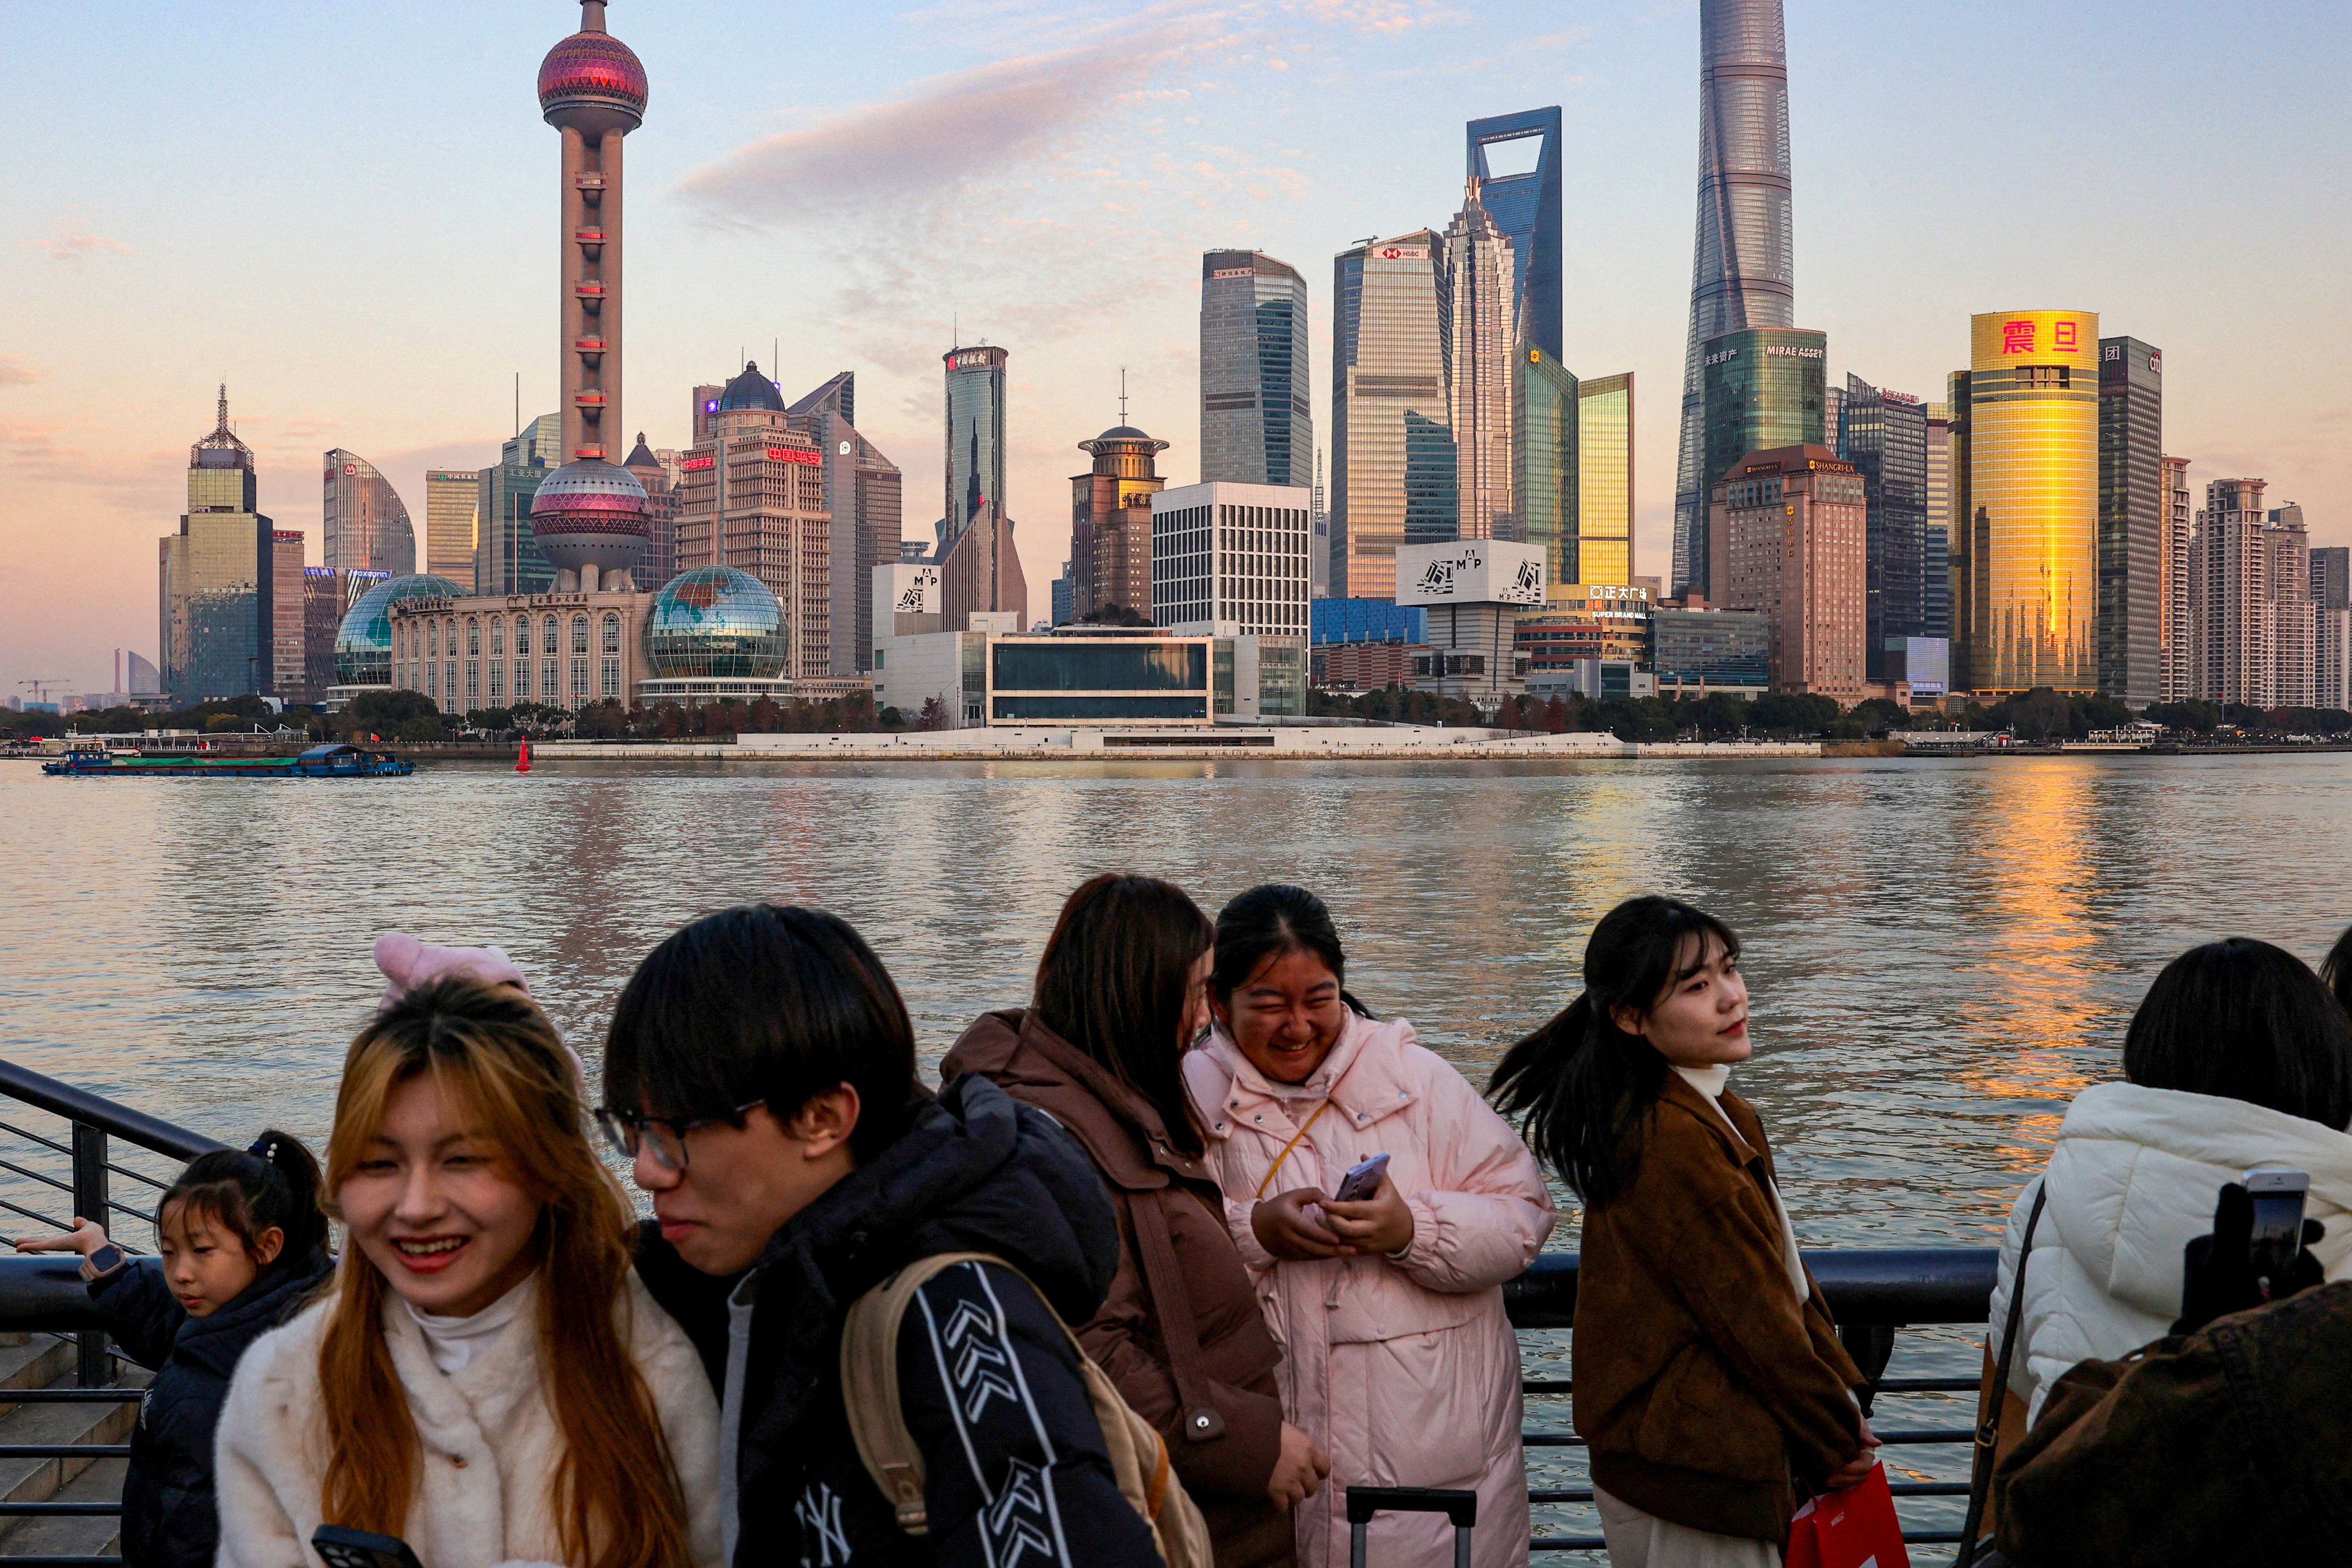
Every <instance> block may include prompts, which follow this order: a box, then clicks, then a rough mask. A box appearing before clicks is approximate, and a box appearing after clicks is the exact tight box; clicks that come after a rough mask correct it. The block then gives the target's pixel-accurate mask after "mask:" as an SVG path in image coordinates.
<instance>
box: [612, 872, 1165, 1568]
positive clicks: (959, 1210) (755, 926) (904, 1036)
mask: <svg viewBox="0 0 2352 1568" xmlns="http://www.w3.org/2000/svg"><path fill="white" fill-rule="evenodd" d="M604 1089H605V1099H606V1105H605V1108H604V1110H600V1111H599V1113H598V1115H599V1119H600V1121H603V1122H604V1125H605V1128H606V1130H607V1131H608V1132H609V1133H610V1134H612V1135H613V1136H614V1139H615V1141H616V1142H619V1143H620V1144H621V1145H622V1146H623V1147H624V1149H625V1151H626V1152H628V1153H629V1154H630V1156H631V1157H632V1158H633V1160H634V1161H635V1175H636V1180H637V1183H638V1184H639V1185H640V1186H642V1187H643V1188H645V1189H646V1191H648V1192H650V1193H651V1194H653V1197H654V1214H655V1220H654V1222H653V1224H652V1225H650V1226H647V1227H646V1234H645V1237H644V1238H643V1240H642V1242H641V1245H640V1247H639V1252H638V1260H637V1268H638V1273H639V1275H640V1277H641V1278H642V1279H644V1280H645V1282H646V1287H647V1288H648V1289H650V1290H651V1291H652V1292H653V1294H654V1297H655V1299H656V1300H658V1301H660V1302H661V1303H662V1305H663V1306H664V1307H666V1308H667V1310H669V1311H670V1313H671V1314H672V1315H673V1316H674V1317H676V1318H677V1321H678V1322H679V1324H680V1325H681V1326H683V1327H684V1328H685V1330H686V1331H687V1332H688V1334H689V1335H690V1336H691V1337H692V1338H693V1339H694V1341H695V1342H696V1344H697V1345H698V1347H699V1349H700V1350H701V1352H702V1355H703V1361H704V1365H705V1366H706V1367H707V1368H708V1369H709V1372H710V1374H711V1379H712V1383H713V1385H714V1387H716V1388H717V1390H718V1391H719V1398H720V1410H721V1414H720V1458H721V1464H722V1480H721V1485H722V1497H721V1504H722V1507H723V1509H724V1511H725V1521H726V1537H727V1542H728V1552H729V1560H730V1562H731V1563H736V1564H739V1565H740V1568H751V1565H754V1564H758V1565H760V1568H766V1565H768V1564H772V1563H807V1564H811V1565H812V1568H846V1565H851V1564H855V1565H856V1568H866V1565H868V1564H874V1565H877V1568H880V1565H899V1564H906V1565H915V1564H926V1565H927V1564H932V1563H938V1564H943V1565H946V1564H952V1565H955V1568H966V1565H969V1568H1016V1565H1024V1564H1035V1565H1037V1568H1049V1565H1055V1564H1058V1565H1062V1568H1147V1565H1152V1564H1157V1563H1159V1561H1160V1558H1159V1553H1158V1551H1157V1549H1156V1548H1155V1547H1154V1545H1153V1543H1152V1540H1151V1535H1150V1530H1149V1528H1148V1527H1147V1526H1146V1525H1145V1524H1144V1522H1143V1521H1142V1519H1141V1518H1140V1517H1139V1515H1138V1514H1137V1512H1136V1511H1135V1510H1134V1509H1133V1508H1132V1507H1130V1506H1129V1504H1128V1502H1127V1500H1126V1499H1125V1498H1124V1497H1122V1496H1121V1495H1120V1493H1119V1491H1118V1486H1117V1483H1116V1481H1115V1480H1114V1479H1113V1477H1112V1474H1111V1470H1110V1465H1109V1460H1108V1455H1107V1452H1106V1449H1105V1447H1104V1443H1103V1436H1102V1430H1101V1427H1100V1425H1099V1424H1098V1423H1097V1419H1096V1417H1095V1413H1094V1408H1093V1405H1092V1403H1091V1401H1090V1400H1089V1398H1088V1395H1087V1389H1086V1384H1085V1382H1084V1380H1083V1376H1082V1373H1081V1371H1080V1364H1079V1361H1078V1357H1077V1352H1076V1350H1075V1349H1074V1348H1073V1347H1072V1345H1071V1343H1070V1342H1069V1339H1068V1336H1067V1335H1066V1333H1065V1332H1064V1331H1063V1330H1062V1328H1061V1327H1060V1326H1059V1325H1058V1324H1057V1323H1055V1321H1054V1317H1053V1315H1052V1312H1049V1311H1048V1310H1047V1304H1048V1303H1049V1302H1050V1303H1051V1307H1052V1310H1053V1311H1055V1312H1059V1313H1060V1314H1061V1316H1062V1318H1063V1319H1064V1320H1065V1321H1074V1322H1083V1321H1086V1320H1087V1318H1089V1317H1091V1316H1092V1315H1093V1314H1094V1312H1095V1310H1096V1309H1097V1307H1098V1306H1099V1305H1100V1304H1101V1302H1102V1300H1103V1296H1104V1293H1105V1292H1106V1291H1107V1290H1108V1288H1109V1284H1110V1280H1111V1276H1112V1274H1113V1272H1114V1270H1115V1269H1116V1268H1117V1267H1118V1232H1117V1229H1116V1227H1115V1224H1114V1221H1113V1218H1112V1214H1111V1207H1110V1201H1109V1198H1108V1195H1107V1194H1105V1193H1104V1191H1103V1188H1102V1183H1101V1181H1100V1179H1099V1178H1098V1177H1097V1175H1096V1173H1095V1171H1094V1167H1093V1165H1092V1164H1091V1163H1090V1162H1088V1160H1087V1157H1086V1155H1085V1154H1084V1153H1083V1152H1081V1151H1079V1150H1078V1149H1077V1148H1076V1146H1075V1145H1074V1144H1072V1142H1070V1141H1069V1139H1068V1138H1067V1136H1066V1135H1065V1134H1064V1133H1063V1132H1062V1131H1061V1130H1060V1129H1059V1128H1057V1127H1055V1125H1054V1123H1053V1121H1052V1120H1051V1119H1050V1118H1047V1117H1045V1116H1044V1115H1041V1114H1040V1113H1038V1112H1037V1111H1035V1110H1031V1109H1029V1108H1028V1107H1025V1106H1022V1105H1019V1104H1017V1103H1016V1102H1014V1101H1013V1100H1011V1099H1009V1098H1008V1097H1006V1096H1005V1094H1004V1093H1003V1091H1002V1090H1000V1089H997V1088H996V1087H995V1086H994V1085H992V1084H990V1083H987V1082H986V1081H984V1080H977V1079H975V1080H971V1081H967V1082H962V1083H959V1084H957V1085H956V1086H954V1087H953V1088H952V1089H950V1090H948V1091H947V1092H946V1093H944V1094H942V1095H940V1097H938V1098H937V1099H932V1098H931V1097H929V1095H927V1094H925V1093H924V1091H923V1090H922V1089H921V1088H920V1086H919V1080H918V1079H917V1077H916V1068H915V1054H914V1036H913V1030H912V1027H911V1026H910V1025H909V1024H908V1020H907V1016H906V1010H905V1007H904V1005H903V1004H902V1003H900V1001H899V999H898V992H897V989H896V987H895V986H893V985H892V984H891V982H890V979H889V976H888V974H887V973H886V972H885V971H884V970H883V968H882V965H881V963H880V961H879V960H877V959H876V958H875V956H874V954H873V953H872V952H871V951H870V950H868V949H867V948H866V944H865V942H863V941H862V940H860V939H859V938H858V936H857V934H856V932H855V931H852V930H850V928H849V927H848V926H847V925H845V923H843V922H842V921H839V920H837V919H835V917H833V916H831V915H827V914H824V913H822V912H820V911H816V910H803V909H797V908H786V907H780V906H775V905H760V906H753V907H750V908H745V909H738V910H728V911H725V912H724V913H721V914H718V915H713V916H710V917H709V918H708V919H705V920H703V921H698V922H696V923H695V924H694V925H691V926H688V927H687V928H686V929H685V930H683V931H679V932H677V934H676V935H674V936H672V937H671V938H670V939H669V941H668V942H665V943H663V944H662V946H661V947H660V948H658V949H656V951H655V952H654V953H653V954H652V955H651V956H650V957H648V958H647V959H646V962H645V963H644V964H642V965H641V966H640V967H639V968H638V971H637V973H636V974H635V977H634V978H632V979H631V981H630V983H629V985H628V987H627V989H626V990H625V992H624V993H623V995H622V998H621V1002H620V1005H619V1006H618V1008H617V1009H616V1010H615V1014H614V1021H613V1032H612V1037H611V1040H610V1042H609V1044H608V1046H607V1048H606V1053H605V1067H604ZM944 1252H985V1253H991V1254H993V1255H995V1256H997V1257H1000V1258H1004V1259H1005V1260H1006V1261H1007V1262H1008V1263H1009V1264H1011V1265H1012V1266H1013V1267H1012V1268H999V1267H996V1266H994V1265H970V1264H966V1265H959V1266H955V1267H952V1268H948V1269H946V1270H944V1271H943V1272H941V1273H940V1274H939V1275H938V1276H937V1277H935V1278H934V1279H931V1280H929V1282H928V1283H926V1284H925V1285H924V1286H923V1288H922V1289H921V1290H920V1291H919V1293H918V1294H917V1295H916V1297H915V1299H914V1300H913V1301H912V1302H911V1303H910V1304H909V1306H908V1311H907V1314H906V1316H905V1318H904V1319H903V1320H902V1321H901V1324H900V1331H899V1337H898V1380H899V1405H900V1409H901V1412H902V1414H903V1415H904V1416H905V1419H906V1423H907V1426H908V1431H909V1433H910V1434H911V1435H912V1436H913V1437H914V1439H915V1441H916V1444H917V1446H918V1447H919V1448H920V1450H921V1452H922V1455H923V1460H924V1472H925V1485H924V1499H925V1504H926V1525H925V1532H924V1533H923V1534H921V1535H915V1534H910V1533H909V1532H908V1531H906V1530H905V1529H903V1528H901V1526H900V1525H899V1523H898V1520H897V1518H896V1516H895V1515H894V1513H893V1510H892V1509H891V1506H890V1504H889V1502H888V1501H887V1500H886V1499H885V1497H884V1496H883V1494H882V1492H881V1490H880V1489H878V1488H877V1486H876V1485H875V1484H874V1482H873V1480H872V1479H871V1478H870V1477H869V1475H868V1474H867V1472H866V1468H865V1465H864V1463H863V1461H862V1460H861V1459H860V1458H859V1456H858V1452H857V1447H856V1443H855V1442H854V1441H853V1439H852V1436H851V1431H850V1427H849V1423H848V1417H847V1415H846V1413H845V1407H844V1403H843V1399H844V1390H843V1388H842V1385H841V1364H840V1359H841V1335H842V1322H843V1319H844V1317H845V1314H846V1313H847V1311H848V1310H849V1308H850V1307H851V1306H852V1304H854V1303H855V1302H856V1300H857V1299H858V1298H859V1297H860V1296H862V1295H863V1294H865V1293H866V1291H867V1290H869V1289H872V1288H874V1287H875V1286H876V1285H878V1284H880V1283H881V1282H882V1281H884V1280H885V1279H888V1278H889V1277H890V1276H891V1275H892V1274H894V1273H895V1272H897V1271H898V1269H899V1268H902V1267H904V1266H905V1265H907V1264H908V1263H911V1262H913V1261H915V1260H917V1259H919V1258H927V1257H931V1256H935V1255H937V1254H940V1253H944ZM1016 1269H1017V1270H1018V1272H1016V1271H1015V1270H1016ZM1033 1283H1034V1289H1033V1288H1032V1286H1033ZM1041 1292H1042V1295H1043V1299H1042V1300H1041V1299H1040V1293H1041Z"/></svg>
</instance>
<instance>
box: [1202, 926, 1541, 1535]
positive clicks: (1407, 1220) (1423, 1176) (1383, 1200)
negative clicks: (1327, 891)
mask: <svg viewBox="0 0 2352 1568" xmlns="http://www.w3.org/2000/svg"><path fill="white" fill-rule="evenodd" d="M1346 969H1347V960H1346V956H1345V954H1344V953H1343V952H1341V950H1340V945H1339V933H1338V932H1337V931H1335V930H1334V929H1333V926H1332V923H1331V915H1330V911H1329V910H1327V909H1325V908H1324V906H1323V901H1322V900H1320V899H1318V898H1317V897H1316V896H1315V895H1314V894H1312V893H1310V892H1307V890H1305V889H1301V888H1290V887H1281V886H1275V885H1268V886H1265V887H1260V888H1253V889H1250V890H1249V891H1248V892H1246V893H1244V894H1242V895H1241V896H1240V897H1239V898H1237V899H1235V900H1233V902H1231V903H1229V904H1227V905H1226V906H1225V908H1224V910H1223V912H1222V913H1220V914H1219V915H1218V917H1217V928H1216V952H1215V958H1214V961H1213V968H1212V970H1211V972H1210V975H1209V984H1208V1003H1209V1008H1210V1011H1211V1013H1212V1014H1213V1016H1214V1019H1215V1023H1214V1026H1213V1027H1212V1029H1211V1031H1210V1035H1209V1039H1208V1041H1207V1043H1206V1045H1205V1046H1204V1047H1202V1048H1200V1049H1198V1050H1195V1051H1193V1052H1192V1054H1191V1055H1190V1056H1188V1057H1187V1058H1185V1063H1184V1076H1185V1080H1186V1083H1187V1085H1188V1087H1189V1088H1190V1089H1191V1091H1192V1104H1193V1108H1194V1115H1195V1116H1196V1118H1197V1119H1198V1121H1199V1122H1200V1124H1201V1130H1202V1134H1203V1135H1204V1137H1205V1139H1206V1142H1207V1145H1208V1163H1209V1165H1210V1167H1211V1168H1212V1169H1213V1170H1214V1171H1215V1173H1216V1175H1217V1181H1218V1184H1219V1185H1220V1186H1221V1187H1222V1188H1223V1191H1224V1197H1225V1215H1226V1223H1227V1225H1228V1226H1230V1228H1231V1229H1232V1232H1233V1235H1234V1241H1235V1242H1236V1244H1237V1245H1239V1247H1241V1251H1242V1258H1243V1260H1244V1262H1245V1263H1247V1264H1248V1266H1249V1269H1250V1274H1251V1277H1252V1278H1253V1279H1254V1280H1255V1283H1256V1286H1257V1290H1258V1297H1259V1301H1260V1303H1261V1305H1262V1306H1263V1307H1264V1309H1265V1315H1266V1321H1267V1323H1268V1325H1269V1326H1270V1327H1271V1328H1272V1329H1273V1330H1274V1333H1275V1337H1276V1339H1278V1340H1280V1341H1281V1342H1282V1345H1283V1350H1284V1356H1283V1363H1282V1368H1281V1373H1280V1377H1281V1384H1282V1402H1283V1408H1284V1409H1285V1410H1286V1412H1287V1413H1288V1415H1289V1417H1290V1419H1291V1420H1292V1421H1294V1422H1296V1423H1297V1425H1298V1426H1301V1427H1303V1428H1304V1429H1305V1430H1306V1432H1307V1436H1310V1437H1312V1438H1313V1439H1314V1440H1315V1442H1316V1443H1317V1444H1318V1446H1319V1447H1321V1448H1322V1449H1323V1450H1324V1452H1326V1453H1328V1455H1329V1456H1330V1458H1331V1484H1330V1485H1328V1486H1327V1487H1326V1488H1324V1489H1323V1490H1322V1492H1321V1493H1320V1494H1319V1495H1318V1496H1317V1497H1316V1498H1315V1499H1313V1500H1311V1501H1309V1502H1307V1503H1305V1504H1303V1505H1301V1506H1300V1508H1299V1510H1298V1514H1297V1517H1298V1531H1297V1538H1298V1557H1299V1561H1300V1563H1302V1564H1303V1565H1304V1568H1334V1565H1336V1564H1339V1563H1345V1562H1346V1561H1347V1560H1348V1524H1347V1514H1346V1503H1345V1492H1346V1489H1347V1488H1349V1487H1354V1486H1409V1487H1458V1488H1465V1489H1475V1491H1476V1492H1477V1493H1478V1527H1477V1531H1476V1533H1475V1549H1474V1550H1475V1556H1474V1559H1473V1561H1474V1562H1475V1563H1476V1564H1477V1568H1507V1565H1509V1564H1521V1563H1526V1561H1527V1558H1528V1489H1527V1468H1526V1465H1525V1463H1524V1461H1523V1459H1522V1458H1521V1452H1520V1445H1519V1422H1520V1417H1521V1414H1522V1412H1521V1402H1520V1395H1519V1350H1518V1341H1517V1337H1516V1336H1515V1335H1514V1334H1513V1333H1512V1331H1511V1325H1510V1321H1509V1320H1508V1319H1507V1317H1506V1316H1505V1315H1504V1311H1503V1292H1502V1284H1503V1281H1505V1280H1507V1279H1512V1278H1514V1277H1515V1276H1517V1275H1518V1274H1519V1273H1521V1272H1522V1271H1523V1270H1525V1269H1526V1268H1527V1267H1528V1264H1529V1263H1531V1262H1532V1261H1534V1259H1535V1256H1536V1254H1537V1252H1538V1251H1539V1250H1540V1249H1541V1248H1542V1247H1543V1243H1544V1237H1547V1236H1548V1235H1549V1234H1550V1232H1551V1226H1552V1220H1553V1213H1552V1205H1551V1200H1550V1197H1549V1195H1548V1194H1546V1192H1545V1190H1544V1183H1543V1175H1542V1173H1541V1172H1540V1171H1539V1170H1538V1169H1537V1166H1536V1163H1535V1161H1534V1159H1533V1157H1532V1156H1530V1155H1529V1154H1528V1150H1527V1147H1526V1145H1524V1144H1523V1143H1521V1142H1519V1140H1518V1138H1517V1135H1516V1134H1514V1133H1513V1132H1512V1131H1511V1128H1510V1125H1509V1124H1508V1123H1507V1122H1506V1121H1504V1120H1503V1119H1502V1118H1501V1117H1499V1116H1497V1115H1496V1113H1495V1112H1494V1111H1493V1110H1490V1109H1489V1108H1488V1107H1487V1105H1486V1101H1485V1100H1481V1099H1480V1098H1479V1096H1478V1092H1477V1090H1476V1089H1473V1088H1472V1087H1471V1086H1470V1084H1469V1083H1468V1082H1467V1081H1466V1080H1465V1079H1464V1078H1463V1077H1462V1075H1461V1074H1460V1073H1458V1072H1456V1071H1455V1070H1454V1068H1452V1067H1450V1066H1448V1065H1447V1064H1446V1063H1445V1062H1444V1060H1442V1059H1441V1058H1438V1057H1437V1056H1435V1055H1434V1054H1433V1053H1431V1052H1429V1051H1427V1050H1424V1049H1423V1048H1422V1047H1421V1046H1420V1045H1418V1044H1417V1043H1416V1042H1415V1038H1414V1036H1413V1031H1412V1025H1410V1024H1408V1023H1405V1022H1404V1021H1403V1020H1402V1019H1395V1020H1391V1021H1389V1022H1386V1023H1382V1022H1378V1021H1375V1020H1374V1019H1372V1018H1371V1017H1370V1016H1367V1015H1366V1014H1365V1013H1364V1012H1363V1011H1362V1009H1361V1008H1360V1007H1359V1006H1358V1005H1356V1004H1355V1001H1354V999H1353V998H1352V997H1350V996H1349V994H1348V993H1347V991H1346V989H1345V985H1346ZM1383 1155H1385V1156H1386V1157H1387V1163H1386V1164H1385V1165H1384V1166H1383V1165H1381V1164H1380V1163H1379V1161H1380V1157H1381V1156H1383ZM1359 1167H1362V1170H1361V1173H1360V1174H1359V1175H1358V1176H1357V1177H1356V1179H1355V1180H1356V1186H1355V1189H1353V1190H1360V1191H1362V1192H1363V1193H1364V1194H1365V1195H1363V1196H1361V1197H1357V1198H1351V1199H1349V1200H1347V1201H1342V1200H1341V1199H1340V1198H1339V1187H1340V1184H1341V1183H1342V1182H1344V1181H1347V1180H1348V1178H1349V1173H1350V1172H1351V1171H1356V1170H1358V1169H1359ZM1371 1535H1372V1537H1373V1541H1372V1546H1371V1553H1370V1555H1371V1557H1372V1559H1373V1560H1375V1561H1379V1562H1400V1563H1425V1562H1439V1561H1446V1560H1448V1559H1449V1557H1450V1552H1451V1546H1450V1538H1451V1531H1450V1528H1449V1527H1448V1526H1447V1524H1446V1522H1445V1521H1444V1518H1443V1516H1440V1515H1433V1514H1382V1515H1381V1516H1380V1517H1379V1518H1378V1519H1377V1520H1375V1521H1373V1524H1372V1527H1371Z"/></svg>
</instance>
